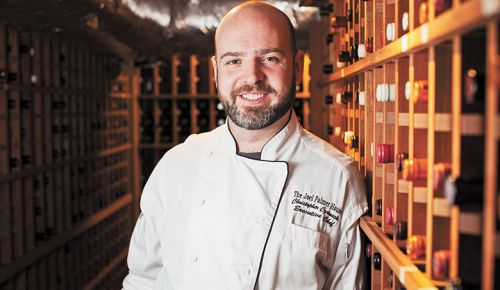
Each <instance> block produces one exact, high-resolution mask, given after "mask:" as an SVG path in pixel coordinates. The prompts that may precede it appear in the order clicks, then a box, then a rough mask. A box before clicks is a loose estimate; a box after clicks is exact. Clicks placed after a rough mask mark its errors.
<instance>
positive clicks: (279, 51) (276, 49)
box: [259, 47, 285, 54]
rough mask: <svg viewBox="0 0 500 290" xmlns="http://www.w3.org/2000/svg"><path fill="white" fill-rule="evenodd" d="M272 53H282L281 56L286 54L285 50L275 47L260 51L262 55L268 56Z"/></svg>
mask: <svg viewBox="0 0 500 290" xmlns="http://www.w3.org/2000/svg"><path fill="white" fill-rule="evenodd" d="M271 52H277V53H280V54H285V52H284V51H283V50H281V49H279V48H275V47H271V48H264V49H261V50H259V53H260V54H267V53H271Z"/></svg>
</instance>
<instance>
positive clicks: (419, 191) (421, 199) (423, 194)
mask: <svg viewBox="0 0 500 290" xmlns="http://www.w3.org/2000/svg"><path fill="white" fill-rule="evenodd" d="M413 201H414V202H416V203H427V187H414V188H413Z"/></svg>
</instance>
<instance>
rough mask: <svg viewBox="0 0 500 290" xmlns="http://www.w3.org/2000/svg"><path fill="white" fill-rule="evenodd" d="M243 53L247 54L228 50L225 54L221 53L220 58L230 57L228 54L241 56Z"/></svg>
mask: <svg viewBox="0 0 500 290" xmlns="http://www.w3.org/2000/svg"><path fill="white" fill-rule="evenodd" d="M242 55H245V53H243V52H237V51H228V52H226V53H224V54H223V55H221V57H220V59H223V58H225V57H228V56H232V57H239V56H242Z"/></svg>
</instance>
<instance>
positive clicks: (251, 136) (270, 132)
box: [229, 110, 291, 153]
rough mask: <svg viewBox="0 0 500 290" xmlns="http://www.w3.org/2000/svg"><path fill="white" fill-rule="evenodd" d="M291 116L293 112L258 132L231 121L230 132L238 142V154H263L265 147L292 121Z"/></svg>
mask: <svg viewBox="0 0 500 290" xmlns="http://www.w3.org/2000/svg"><path fill="white" fill-rule="evenodd" d="M290 114H291V110H290V111H288V113H286V114H285V115H283V116H282V117H281V118H279V119H278V121H276V122H274V123H273V124H271V125H269V126H267V127H266V128H262V129H258V130H248V129H244V128H241V127H238V126H237V125H236V124H234V123H233V121H231V119H229V130H230V131H231V133H232V135H233V137H234V139H235V140H236V144H238V152H247V153H249V152H261V151H262V148H263V147H264V145H266V143H267V142H268V141H269V140H271V139H272V138H273V137H274V135H276V134H277V133H278V132H279V131H281V129H283V128H284V127H285V125H286V124H287V123H288V120H289V119H290Z"/></svg>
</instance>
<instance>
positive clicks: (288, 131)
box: [221, 109, 302, 161]
mask: <svg viewBox="0 0 500 290" xmlns="http://www.w3.org/2000/svg"><path fill="white" fill-rule="evenodd" d="M222 131H223V138H221V141H222V142H223V143H224V146H223V148H225V149H226V150H228V152H230V153H231V154H234V155H236V153H237V145H236V140H235V139H234V137H233V135H232V134H231V131H230V130H229V119H226V123H225V124H224V128H223V130H222ZM301 133H302V126H301V125H300V124H299V122H298V119H297V115H296V114H295V111H294V110H293V109H292V112H291V116H290V118H289V120H288V123H287V124H286V126H285V127H283V129H281V130H280V131H279V132H278V133H277V134H276V135H274V137H272V138H271V139H270V140H269V141H268V142H267V143H266V144H265V145H264V147H263V148H262V155H261V160H262V161H278V160H280V158H282V157H283V155H284V153H285V152H287V151H289V150H290V149H291V148H293V147H295V146H296V145H297V143H298V142H299V138H300V136H301Z"/></svg>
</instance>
